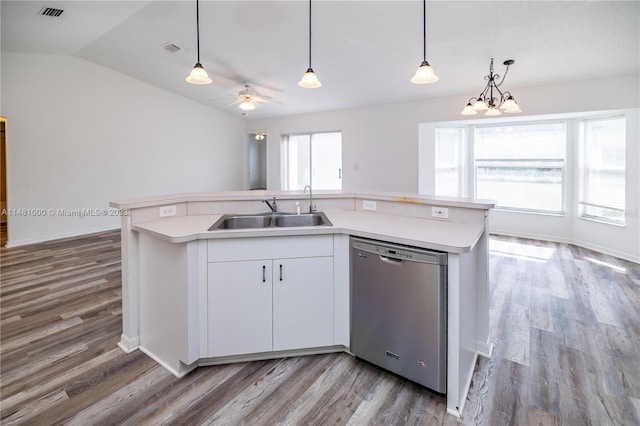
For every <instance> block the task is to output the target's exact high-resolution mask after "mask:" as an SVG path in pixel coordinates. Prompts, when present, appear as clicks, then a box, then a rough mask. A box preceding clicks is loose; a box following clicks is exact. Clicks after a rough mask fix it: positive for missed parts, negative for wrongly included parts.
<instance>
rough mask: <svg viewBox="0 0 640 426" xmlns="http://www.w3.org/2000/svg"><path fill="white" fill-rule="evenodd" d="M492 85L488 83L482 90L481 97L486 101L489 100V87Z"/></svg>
mask: <svg viewBox="0 0 640 426" xmlns="http://www.w3.org/2000/svg"><path fill="white" fill-rule="evenodd" d="M490 83H491V81H489V82H487V85H486V86H484V89H482V92H480V96H479V97H482V99H486V98H487V93H488V92H489V86H490V85H491V84H490Z"/></svg>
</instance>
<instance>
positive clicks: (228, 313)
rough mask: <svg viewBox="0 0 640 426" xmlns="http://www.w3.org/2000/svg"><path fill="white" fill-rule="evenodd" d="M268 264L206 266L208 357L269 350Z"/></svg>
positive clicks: (270, 274) (269, 273) (235, 263)
mask: <svg viewBox="0 0 640 426" xmlns="http://www.w3.org/2000/svg"><path fill="white" fill-rule="evenodd" d="M271 264H272V262H271V260H264V261H262V260H255V261H254V260H252V261H243V262H216V263H209V271H208V280H209V288H208V302H209V309H208V314H209V318H208V325H209V356H211V357H215V356H225V355H240V354H247V353H257V352H269V351H271V350H272V340H271V337H272V322H271V318H272V284H271V276H272V272H271Z"/></svg>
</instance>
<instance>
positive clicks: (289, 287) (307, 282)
mask: <svg viewBox="0 0 640 426" xmlns="http://www.w3.org/2000/svg"><path fill="white" fill-rule="evenodd" d="M273 276H274V280H273V350H274V351H281V350H288V349H300V348H313V347H320V346H330V345H333V258H332V257H312V258H299V259H277V260H274V261H273Z"/></svg>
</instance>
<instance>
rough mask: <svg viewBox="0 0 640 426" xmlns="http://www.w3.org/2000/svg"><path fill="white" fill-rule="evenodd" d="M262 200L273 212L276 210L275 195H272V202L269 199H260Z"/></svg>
mask: <svg viewBox="0 0 640 426" xmlns="http://www.w3.org/2000/svg"><path fill="white" fill-rule="evenodd" d="M262 202H263V203H265V204H266V205H267V206H269V208H270V209H271V211H272V212H273V213H275V212H277V211H278V203H277V202H276V197H273V204H272V203H270V202H269V200H262Z"/></svg>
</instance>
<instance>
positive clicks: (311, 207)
mask: <svg viewBox="0 0 640 426" xmlns="http://www.w3.org/2000/svg"><path fill="white" fill-rule="evenodd" d="M307 188H309V213H313V212H315V211H316V208H315V207H313V193H312V192H311V185H305V187H304V190H303V191H302V193H303V194H305V193H306V192H307Z"/></svg>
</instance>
